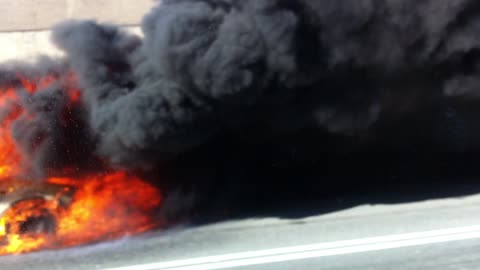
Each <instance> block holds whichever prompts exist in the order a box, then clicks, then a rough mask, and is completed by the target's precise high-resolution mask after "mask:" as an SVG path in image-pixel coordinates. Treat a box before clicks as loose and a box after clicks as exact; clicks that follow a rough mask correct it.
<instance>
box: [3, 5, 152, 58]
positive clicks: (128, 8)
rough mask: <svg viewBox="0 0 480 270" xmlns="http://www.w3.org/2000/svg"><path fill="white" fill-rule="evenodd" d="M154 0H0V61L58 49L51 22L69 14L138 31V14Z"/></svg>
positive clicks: (149, 6) (139, 17)
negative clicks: (51, 30) (51, 38)
mask: <svg viewBox="0 0 480 270" xmlns="http://www.w3.org/2000/svg"><path fill="white" fill-rule="evenodd" d="M156 2H157V1H154V0H0V14H2V16H0V44H1V45H0V62H5V61H9V60H24V61H30V60H34V59H35V58H36V57H37V56H38V55H40V54H46V55H50V56H59V55H61V54H62V53H61V52H60V51H59V50H58V49H57V48H55V46H54V45H53V44H52V43H51V42H50V31H49V30H48V29H49V28H50V27H51V26H52V25H54V24H55V23H58V22H60V21H63V20H65V19H69V18H76V19H96V20H98V21H102V22H112V23H116V24H120V25H124V26H125V28H126V29H128V30H129V31H133V32H136V33H137V34H140V30H139V28H138V27H136V26H135V25H138V23H139V22H140V20H141V18H142V17H143V15H144V14H145V13H147V12H148V11H149V10H150V9H151V8H152V7H153V6H154V5H155V3H156Z"/></svg>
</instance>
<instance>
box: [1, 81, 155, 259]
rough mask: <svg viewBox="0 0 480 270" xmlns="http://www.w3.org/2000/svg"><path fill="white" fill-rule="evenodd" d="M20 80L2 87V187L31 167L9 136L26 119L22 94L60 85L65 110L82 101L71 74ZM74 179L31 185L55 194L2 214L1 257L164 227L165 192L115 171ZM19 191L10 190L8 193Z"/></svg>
mask: <svg viewBox="0 0 480 270" xmlns="http://www.w3.org/2000/svg"><path fill="white" fill-rule="evenodd" d="M18 78H19V82H20V83H19V85H18V86H11V87H8V88H4V89H1V88H0V183H1V182H2V181H10V182H11V181H12V180H11V179H18V178H19V177H22V175H23V174H24V170H25V166H26V164H27V165H28V159H27V158H25V157H24V156H22V153H21V151H19V150H18V147H17V145H16V143H15V140H14V138H13V137H12V134H11V126H12V124H13V123H14V121H15V120H16V119H18V118H19V117H25V116H26V115H25V114H26V112H25V110H24V109H23V108H22V106H21V102H20V94H19V93H20V92H22V91H23V92H24V93H27V94H33V93H36V92H37V91H41V90H42V89H44V88H46V87H49V86H50V85H52V84H54V83H57V82H58V81H60V80H61V81H62V85H65V86H66V87H65V91H67V93H66V94H67V96H68V97H69V100H70V104H67V105H66V106H67V107H69V106H71V105H74V104H79V103H80V102H81V92H80V91H79V90H78V89H77V88H76V87H75V86H76V80H75V76H74V75H73V74H67V75H65V76H63V77H59V76H54V75H52V76H46V77H42V78H37V79H34V80H32V79H26V78H25V77H24V76H21V75H19V76H18ZM67 109H68V108H67ZM29 117H35V116H34V115H30V116H29ZM27 167H28V166H27ZM62 172H63V173H64V174H65V172H68V168H66V169H65V170H64V171H62ZM72 175H73V174H72ZM72 175H69V176H66V177H65V176H62V177H53V176H50V177H47V178H46V179H45V181H44V182H43V183H40V184H39V183H34V184H31V185H32V186H33V189H34V190H35V189H41V188H43V187H45V186H46V187H48V188H54V191H50V190H49V192H48V193H47V194H48V196H38V195H37V196H32V197H28V198H26V199H23V198H22V200H20V201H17V202H15V203H13V204H12V205H11V206H10V207H9V208H8V210H6V211H5V212H4V213H2V212H1V209H0V255H5V254H19V253H25V252H30V251H35V250H39V249H54V248H63V247H70V246H74V245H81V244H88V243H93V242H98V241H103V240H110V239H115V238H119V237H123V236H128V235H132V234H136V233H140V232H144V231H146V230H149V229H152V228H154V227H157V226H159V225H160V224H159V222H158V221H156V220H154V218H153V211H154V210H156V209H158V207H159V205H160V204H161V200H162V196H161V193H160V191H159V190H158V189H157V188H156V187H154V186H152V185H151V184H149V183H147V182H146V181H144V180H142V179H141V178H140V177H138V176H135V175H133V174H130V173H128V172H124V171H115V170H107V171H106V172H98V173H90V174H87V175H82V176H72ZM10 182H4V183H10ZM36 186H38V188H37V187H36ZM15 191H16V187H14V186H13V185H12V186H11V187H10V188H9V189H8V190H7V193H9V192H12V193H14V192H15ZM0 196H1V194H0ZM0 203H1V201H0ZM2 214H3V215H2Z"/></svg>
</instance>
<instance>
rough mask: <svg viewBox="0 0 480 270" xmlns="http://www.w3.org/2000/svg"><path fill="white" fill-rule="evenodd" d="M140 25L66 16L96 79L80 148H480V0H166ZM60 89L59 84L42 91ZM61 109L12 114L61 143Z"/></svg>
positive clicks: (64, 35)
mask: <svg viewBox="0 0 480 270" xmlns="http://www.w3.org/2000/svg"><path fill="white" fill-rule="evenodd" d="M141 29H142V31H143V36H142V37H138V36H136V35H133V34H130V33H128V32H126V31H124V30H122V29H121V28H119V27H117V26H115V25H110V24H100V23H97V22H95V21H67V22H64V23H61V24H59V25H57V26H55V27H54V29H53V35H52V40H53V42H54V43H55V44H56V45H57V46H58V47H59V48H60V49H62V50H63V51H64V52H65V54H66V57H65V59H64V60H62V61H65V65H67V66H68V69H71V70H73V72H74V73H75V74H76V76H77V77H78V80H79V88H80V90H81V91H82V98H83V100H82V102H83V103H82V104H83V106H84V107H82V109H81V110H80V111H79V112H78V115H79V119H81V121H80V122H82V125H81V126H80V128H79V129H78V130H79V131H78V132H79V133H76V134H75V135H74V136H73V137H75V138H76V139H79V140H83V141H86V142H88V143H86V144H87V145H88V147H86V148H85V149H87V150H84V151H83V153H84V154H80V156H82V155H83V156H82V157H83V158H82V159H85V157H86V156H97V157H100V158H101V159H105V160H107V161H108V162H109V163H110V164H112V165H114V166H117V167H122V168H128V169H142V170H145V169H149V170H155V168H158V166H159V164H165V162H170V161H171V160H175V159H178V160H183V161H185V160H188V161H185V163H187V164H192V163H195V162H192V161H191V157H186V156H185V155H186V153H189V152H195V154H193V155H194V156H195V155H197V153H198V152H202V151H203V152H209V157H208V158H207V159H202V158H200V159H202V162H200V163H201V164H205V163H209V161H210V160H211V161H212V162H211V163H212V164H215V165H211V166H217V165H218V164H220V163H222V162H226V161H225V159H224V157H227V159H230V160H235V162H233V163H234V164H235V165H231V164H228V165H225V167H224V169H225V170H228V171H238V170H239V169H238V168H240V167H241V168H247V167H249V166H251V167H255V166H256V165H254V164H257V165H258V164H259V163H261V162H262V161H260V160H259V159H261V158H260V157H267V160H269V164H277V163H275V162H272V161H271V160H272V157H278V156H281V157H282V158H280V161H279V162H278V164H291V163H294V164H297V163H298V164H301V166H300V167H302V166H304V164H305V162H307V163H308V162H310V161H311V160H315V162H312V163H311V166H312V167H316V166H319V167H322V164H325V161H324V160H323V159H322V158H320V157H322V156H323V157H325V156H329V155H330V156H331V155H332V153H334V155H335V157H337V156H338V155H343V154H344V153H348V152H351V151H354V152H356V151H358V152H362V151H363V152H372V151H373V152H375V153H379V152H385V151H387V152H388V151H393V152H402V153H404V155H407V156H408V153H416V152H417V151H419V150H428V151H433V152H447V153H465V152H470V151H474V150H476V149H477V148H478V146H480V144H479V142H480V140H478V139H477V138H479V136H480V129H479V128H478V127H477V126H478V125H477V121H476V119H477V116H480V110H479V109H478V106H476V104H478V99H479V97H480V94H479V93H480V92H479V93H477V92H478V91H479V90H478V86H479V85H480V84H479V79H478V78H479V71H480V70H479V67H480V66H479V64H478V63H479V57H480V38H479V37H478V35H477V32H478V31H480V4H479V3H478V2H477V1H475V0H455V1H452V0H404V1H394V0H344V1H330V0H318V1H313V0H297V1H295V0H164V1H161V3H159V4H158V5H157V6H156V7H155V8H153V9H152V10H151V11H150V12H149V13H148V14H147V15H146V16H145V17H144V19H143V21H142V26H141ZM44 95H46V97H44ZM37 100H38V101H37ZM62 102H64V101H63V97H62V94H61V93H59V92H57V91H55V90H52V91H50V92H45V93H43V94H42V95H41V96H39V97H38V98H37V97H35V101H33V103H32V104H44V105H42V106H47V104H49V103H51V104H62ZM32 106H33V105H32ZM35 106H36V105H35ZM60 107H62V106H60ZM60 107H59V108H60ZM35 108H36V107H33V108H32V110H36V109H35ZM50 111H51V112H52V113H49V114H46V113H45V114H44V115H45V117H42V120H39V121H40V122H38V123H33V124H29V125H27V126H25V125H21V124H17V125H16V126H15V127H14V132H16V133H15V134H17V133H18V134H22V136H20V135H18V136H16V137H17V138H18V143H19V144H21V145H22V146H24V145H26V144H28V143H31V139H32V138H31V137H32V136H33V135H32V136H30V135H29V134H32V132H34V133H35V132H36V131H35V130H36V129H38V127H42V128H44V129H45V127H49V129H48V130H51V132H50V133H49V132H46V135H43V136H46V137H47V138H52V139H51V140H50V141H51V142H52V144H50V146H48V147H46V148H48V149H51V146H52V145H55V146H56V145H59V141H60V142H62V141H64V140H65V137H68V136H72V135H71V134H70V133H68V132H67V133H65V132H63V133H61V132H62V130H63V129H62V127H61V126H58V125H57V124H52V123H58V122H59V121H58V120H55V119H57V118H58V111H56V110H55V109H53V110H50ZM76 115H77V114H76ZM58 132H60V133H58ZM44 133H45V132H44ZM35 134H36V133H35ZM58 134H60V135H58ZM79 134H80V135H79ZM299 134H301V135H299ZM25 136H26V137H25ZM76 139H75V140H76ZM75 140H74V141H75ZM60 145H61V143H60ZM206 145H207V146H206ZM24 148H26V149H27V150H26V151H29V150H28V149H29V148H28V147H25V146H24ZM82 149H84V148H82ZM205 149H208V150H205ZM283 149H286V150H283ZM61 152H62V151H59V153H61ZM77 152H80V153H82V151H75V153H77ZM43 153H44V152H43ZM405 153H407V154H405ZM217 154H218V155H217ZM44 155H46V156H48V158H47V160H54V161H55V160H58V158H56V157H53V158H52V155H51V153H48V152H47V153H46V154H44ZM302 155H303V157H299V156H302ZM57 156H59V157H60V156H61V155H59V154H58V153H57ZM200 156H201V155H200ZM203 157H204V156H203ZM312 157H313V158H312ZM335 157H334V158H333V159H336V158H335ZM40 159H41V160H45V158H43V157H42V158H40ZM62 159H64V158H63V157H62ZM292 160H294V162H292ZM339 160H341V162H340V163H342V162H343V160H344V159H342V158H340V159H339ZM197 161H198V159H197ZM216 162H219V163H216ZM54 163H55V162H54ZM226 163H228V162H226ZM44 165H45V162H43V163H42V165H41V166H39V167H42V166H44ZM244 165H245V166H244ZM49 166H51V165H49ZM49 166H47V167H49ZM302 168H303V167H302ZM303 169H304V168H303ZM303 169H302V170H303ZM252 170H255V169H252ZM272 170H275V169H272ZM292 170H293V169H292ZM297 173H298V172H297ZM220 174H221V173H220ZM221 175H222V177H224V175H223V174H221ZM192 177H193V176H192ZM246 177H248V176H246ZM262 177H263V176H262ZM200 178H201V177H200ZM263 178H268V176H264V177H263ZM240 181H241V180H240ZM234 182H235V181H234ZM233 186H234V187H232V189H235V185H233Z"/></svg>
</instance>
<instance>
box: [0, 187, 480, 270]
mask: <svg viewBox="0 0 480 270" xmlns="http://www.w3.org/2000/svg"><path fill="white" fill-rule="evenodd" d="M478 213H480V195H475V196H469V197H462V198H450V199H440V200H430V201H424V202H415V203H408V204H396V205H363V206H358V207H354V208H351V209H347V210H344V211H338V212H334V213H329V214H324V215H317V216H311V217H307V218H302V219H279V218H261V219H255V218H251V219H244V220H238V221H228V222H221V223H217V224H212V225H206V226H201V227H196V228H194V227H188V226H184V227H183V228H176V229H170V230H168V231H165V232H159V233H150V234H146V235H142V236H139V237H134V238H130V239H123V240H120V241H116V242H113V243H103V244H98V245H95V246H89V247H82V248H74V249H68V250H61V251H46V252H39V253H33V254H27V255H21V256H7V257H2V258H0V265H1V266H2V269H12V270H16V269H27V270H28V269H40V270H41V269H45V270H47V269H67V270H68V269H72V270H77V269H78V270H80V269H89V270H90V269H108V270H147V269H148V270H150V269H177V270H178V269H229V268H233V267H235V268H236V269H365V268H366V267H370V268H369V269H458V267H464V269H475V267H474V266H475V265H480V258H479V255H478V251H480V239H479V238H480V217H479V215H478Z"/></svg>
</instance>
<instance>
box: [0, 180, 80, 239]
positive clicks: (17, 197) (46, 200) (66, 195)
mask: <svg viewBox="0 0 480 270" xmlns="http://www.w3.org/2000/svg"><path fill="white" fill-rule="evenodd" d="M75 190H76V188H75V187H74V186H69V185H64V184H55V183H33V182H31V181H22V180H7V181H0V246H1V245H7V244H8V236H9V235H12V234H16V235H38V234H55V232H56V227H57V220H56V216H57V214H58V213H55V211H61V210H65V209H66V208H67V207H68V206H69V205H70V204H71V202H72V200H73V195H74V193H75ZM11 217H15V218H11Z"/></svg>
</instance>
